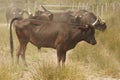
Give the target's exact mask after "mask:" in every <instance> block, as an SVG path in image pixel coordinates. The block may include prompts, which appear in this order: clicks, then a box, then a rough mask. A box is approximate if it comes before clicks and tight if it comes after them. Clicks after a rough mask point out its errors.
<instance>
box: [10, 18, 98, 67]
mask: <svg viewBox="0 0 120 80" xmlns="http://www.w3.org/2000/svg"><path fill="white" fill-rule="evenodd" d="M15 20H16V22H15V24H14V25H15V30H16V34H17V37H18V40H19V44H20V45H19V48H18V53H17V63H19V56H20V55H21V57H22V60H23V63H24V65H27V64H26V60H25V50H26V46H27V44H28V42H30V43H32V44H33V45H35V46H36V47H38V48H41V47H47V48H54V49H56V50H57V59H58V64H59V65H60V62H62V64H64V63H65V60H66V52H67V51H68V50H70V49H73V48H74V47H75V46H76V45H77V43H78V42H80V41H86V42H88V43H89V44H92V45H95V44H96V40H95V37H94V34H95V30H94V28H91V27H88V28H81V27H79V26H74V25H71V24H66V23H56V22H51V21H42V20H35V19H19V18H14V19H13V20H12V21H11V24H10V44H11V55H12V57H13V38H12V24H13V22H14V21H15Z"/></svg>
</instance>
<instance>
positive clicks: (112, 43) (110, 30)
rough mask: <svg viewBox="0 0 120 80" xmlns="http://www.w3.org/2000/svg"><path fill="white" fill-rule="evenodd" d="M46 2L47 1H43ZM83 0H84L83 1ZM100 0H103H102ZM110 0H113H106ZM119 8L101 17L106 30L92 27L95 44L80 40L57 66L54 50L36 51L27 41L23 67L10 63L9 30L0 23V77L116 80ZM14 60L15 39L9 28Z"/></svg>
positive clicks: (16, 79) (0, 16)
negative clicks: (64, 63) (101, 30)
mask: <svg viewBox="0 0 120 80" xmlns="http://www.w3.org/2000/svg"><path fill="white" fill-rule="evenodd" d="M46 1H47V0H46ZM85 1H86V0H85ZM102 1H104V0H102ZM108 1H111V2H112V1H113V0H108ZM4 12H5V9H1V13H0V22H1V23H3V22H4V23H5V17H4ZM119 13H120V11H118V12H114V11H110V13H108V14H109V15H108V14H105V15H104V16H102V17H103V18H104V19H105V20H106V24H107V30H106V31H105V32H100V31H97V30H96V40H97V45H94V46H93V45H90V44H88V43H85V42H80V43H79V44H78V45H77V46H76V47H75V49H73V50H71V51H70V52H68V53H67V61H66V66H65V67H64V68H59V67H57V59H56V51H55V50H54V49H46V48H42V49H41V50H38V49H37V48H36V47H35V46H33V45H32V44H28V47H27V51H26V60H27V63H28V67H24V66H23V64H22V61H21V58H20V65H16V64H12V62H11V56H10V45H9V29H8V27H7V26H6V25H4V24H0V80H118V79H120V49H119V48H120V14H119ZM13 38H14V59H15V60H14V63H15V61H16V51H17V47H18V40H17V37H16V34H15V31H14V29H13Z"/></svg>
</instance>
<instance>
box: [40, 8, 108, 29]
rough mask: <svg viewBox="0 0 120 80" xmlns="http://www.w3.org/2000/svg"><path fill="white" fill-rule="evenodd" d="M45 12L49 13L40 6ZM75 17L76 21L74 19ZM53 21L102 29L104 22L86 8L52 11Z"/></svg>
mask: <svg viewBox="0 0 120 80" xmlns="http://www.w3.org/2000/svg"><path fill="white" fill-rule="evenodd" d="M41 7H42V8H43V10H44V11H45V12H48V13H51V12H50V11H48V10H47V9H46V8H45V7H44V6H41ZM76 19H77V21H78V22H76V21H75V20H76ZM53 21H58V22H67V23H73V24H75V25H80V26H84V27H88V26H91V27H93V28H95V29H97V30H100V31H104V30H106V28H107V26H106V23H105V22H104V21H103V20H101V19H100V17H97V16H96V15H95V14H94V13H92V12H89V11H86V10H78V11H70V10H67V11H65V12H59V13H54V19H53Z"/></svg>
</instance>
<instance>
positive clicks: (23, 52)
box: [21, 44, 27, 66]
mask: <svg viewBox="0 0 120 80" xmlns="http://www.w3.org/2000/svg"><path fill="white" fill-rule="evenodd" d="M26 46H27V44H24V45H23V48H22V52H21V58H22V61H23V64H24V65H25V66H27V63H26V60H25V51H26Z"/></svg>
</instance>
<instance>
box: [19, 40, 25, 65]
mask: <svg viewBox="0 0 120 80" xmlns="http://www.w3.org/2000/svg"><path fill="white" fill-rule="evenodd" d="M26 46H27V42H24V43H20V46H19V48H18V52H17V64H19V56H20V55H21V57H22V61H23V63H24V65H27V64H26V60H25V50H26Z"/></svg>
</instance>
